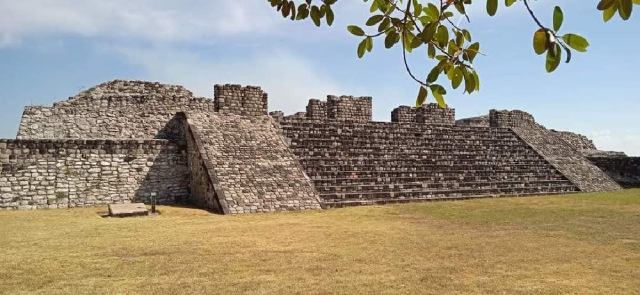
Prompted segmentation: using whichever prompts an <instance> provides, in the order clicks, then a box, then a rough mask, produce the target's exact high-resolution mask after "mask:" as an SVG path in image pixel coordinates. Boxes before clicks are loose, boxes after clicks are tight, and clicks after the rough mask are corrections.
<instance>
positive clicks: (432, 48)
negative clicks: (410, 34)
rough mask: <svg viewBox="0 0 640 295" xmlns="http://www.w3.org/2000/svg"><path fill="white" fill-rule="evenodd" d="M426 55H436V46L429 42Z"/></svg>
mask: <svg viewBox="0 0 640 295" xmlns="http://www.w3.org/2000/svg"><path fill="white" fill-rule="evenodd" d="M427 56H429V58H433V57H434V56H436V47H435V46H433V44H431V43H429V48H428V49H427Z"/></svg>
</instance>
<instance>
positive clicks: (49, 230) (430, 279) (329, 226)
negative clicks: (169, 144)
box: [0, 190, 640, 294]
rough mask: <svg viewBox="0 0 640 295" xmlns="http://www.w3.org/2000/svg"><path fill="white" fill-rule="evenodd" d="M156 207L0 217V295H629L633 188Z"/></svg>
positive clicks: (637, 283)
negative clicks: (227, 207) (279, 209)
mask: <svg viewBox="0 0 640 295" xmlns="http://www.w3.org/2000/svg"><path fill="white" fill-rule="evenodd" d="M158 208H159V210H161V212H162V214H161V215H159V216H149V217H137V218H124V219H117V218H101V217H100V216H99V214H98V213H101V212H104V211H106V207H94V208H81V209H70V210H66V209H56V210H40V211H16V212H0V235H1V238H0V293H2V294H83V293H91V294H266V293H268V294H443V293H458V294H462V293H464V294H473V293H478V294H480V293H482V294H486V293H503V294H530V293H540V294H566V293H574V294H576V293H577V294H638V293H640V190H626V191H624V192H620V193H609V194H575V195H567V196H553V197H530V198H500V199H481V200H465V201H453V202H432V203H413V204H402V205H385V206H365V207H352V208H345V209H332V210H325V211H314V212H289V213H274V214H271V213H269V214H253V215H244V216H220V215H213V214H210V213H208V212H205V211H202V210H197V209H186V208H177V207H166V206H159V207H158Z"/></svg>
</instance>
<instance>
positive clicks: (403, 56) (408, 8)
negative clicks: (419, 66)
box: [401, 0, 429, 87]
mask: <svg viewBox="0 0 640 295" xmlns="http://www.w3.org/2000/svg"><path fill="white" fill-rule="evenodd" d="M410 9H411V0H409V1H407V10H406V11H409V10H410ZM408 15H409V14H408V13H406V12H405V14H404V20H403V22H404V23H407V16H408ZM405 34H406V31H405V30H402V40H401V41H402V60H403V61H404V67H405V69H407V73H409V76H411V78H412V79H413V80H414V81H416V82H418V83H420V85H422V86H425V87H429V85H427V84H426V83H424V82H422V81H420V80H418V78H416V76H415V75H413V73H412V72H411V69H410V68H409V63H407V50H406V46H405V44H404V43H405V42H404V39H405Z"/></svg>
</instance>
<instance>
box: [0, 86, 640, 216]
mask: <svg viewBox="0 0 640 295" xmlns="http://www.w3.org/2000/svg"><path fill="white" fill-rule="evenodd" d="M0 165H1V166H0V167H1V170H0V210H26V209H42V208H71V207H83V206H95V205H104V204H120V203H130V202H143V203H149V202H150V201H151V200H152V198H153V199H155V200H156V201H157V202H158V203H159V204H183V203H187V204H191V205H195V206H198V207H201V208H205V209H208V210H210V211H212V212H216V213H220V214H244V213H257V212H276V211H291V210H318V209H323V208H333V207H344V206H352V205H367V204H387V203H399V202H415V201H428V200H441V199H468V198H482V197H496V196H533V195H551V194H560V193H572V192H598V191H616V190H620V189H622V188H623V187H624V188H627V187H640V158H638V157H628V156H626V155H625V154H624V153H620V152H611V151H600V150H598V149H597V148H596V146H595V145H594V144H593V142H592V141H591V140H590V139H589V138H587V137H585V136H583V135H580V134H575V133H572V132H568V131H556V130H553V129H547V128H546V127H544V126H542V125H540V124H538V123H536V121H535V118H534V117H533V116H532V115H531V114H528V113H526V112H523V111H519V110H512V111H507V110H490V111H489V113H488V114H486V115H483V116H478V117H473V118H463V119H459V120H456V118H455V110H454V109H452V108H448V107H447V108H440V107H439V106H438V105H437V104H425V105H423V106H420V107H419V108H416V107H410V106H399V107H398V108H396V109H394V110H393V111H392V112H391V120H390V122H375V121H373V120H372V98H371V97H366V96H365V97H354V96H346V95H342V96H336V95H327V97H326V100H321V99H317V98H313V99H310V100H309V101H308V105H307V107H306V109H305V110H304V111H300V112H297V113H295V114H291V115H286V114H284V113H283V112H281V111H277V110H274V111H271V112H269V109H268V95H267V93H266V92H265V91H263V90H262V89H261V88H260V87H256V86H241V85H235V84H224V85H215V86H214V93H213V99H211V98H205V97H196V96H194V95H193V93H192V92H190V91H188V90H186V89H185V88H184V87H182V86H175V85H166V84H161V83H157V82H145V81H124V80H114V81H109V82H106V83H103V84H100V85H97V86H95V87H92V88H90V89H88V90H86V91H83V92H80V93H79V94H77V95H76V96H74V97H70V98H69V99H67V100H64V101H61V102H57V103H54V104H53V106H51V107H43V106H28V107H26V108H25V110H24V112H23V115H22V119H21V122H20V127H19V130H18V133H17V137H16V139H0Z"/></svg>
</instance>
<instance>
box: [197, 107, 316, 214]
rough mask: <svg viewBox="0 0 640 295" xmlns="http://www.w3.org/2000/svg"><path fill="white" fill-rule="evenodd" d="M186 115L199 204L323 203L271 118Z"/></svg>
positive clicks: (228, 208) (230, 208) (236, 209)
mask: <svg viewBox="0 0 640 295" xmlns="http://www.w3.org/2000/svg"><path fill="white" fill-rule="evenodd" d="M184 116H185V119H186V121H187V123H188V124H187V127H186V128H187V129H188V131H190V132H187V133H186V134H187V136H191V137H190V138H188V139H187V145H189V146H188V150H189V160H190V161H189V165H190V169H191V171H192V180H191V182H192V195H193V196H192V198H194V199H195V203H197V204H203V205H204V206H206V207H208V208H214V209H219V210H218V211H220V212H222V213H230V214H239V213H254V212H272V211H289V210H305V209H320V208H321V207H320V202H319V199H318V196H317V194H316V192H315V190H314V188H313V185H312V183H311V182H310V180H309V179H308V178H307V177H306V176H305V174H304V172H303V171H302V167H301V166H300V164H299V163H298V162H297V160H296V158H295V157H294V155H293V154H292V153H291V150H290V149H289V148H288V147H287V144H286V142H285V139H284V137H283V136H282V134H281V133H280V131H279V130H278V128H277V126H275V125H274V122H273V120H272V119H271V117H269V116H266V115H265V116H239V115H232V114H227V115H224V114H219V113H194V114H185V115H184ZM202 167H204V169H202ZM202 170H206V173H204V172H203V171H202ZM202 179H204V180H202ZM207 183H209V184H207ZM194 184H196V185H197V186H198V187H193V185H194ZM207 187H210V188H207ZM216 207H219V208H216Z"/></svg>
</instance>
